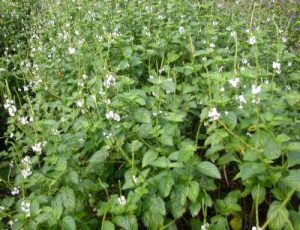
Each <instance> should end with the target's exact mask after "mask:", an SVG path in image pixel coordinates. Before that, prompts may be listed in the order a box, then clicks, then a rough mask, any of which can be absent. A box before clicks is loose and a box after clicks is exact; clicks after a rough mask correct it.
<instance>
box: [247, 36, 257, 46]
mask: <svg viewBox="0 0 300 230" xmlns="http://www.w3.org/2000/svg"><path fill="white" fill-rule="evenodd" d="M248 43H249V44H250V45H254V44H255V43H256V38H255V36H252V37H250V38H249V40H248Z"/></svg>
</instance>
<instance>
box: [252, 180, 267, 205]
mask: <svg viewBox="0 0 300 230" xmlns="http://www.w3.org/2000/svg"><path fill="white" fill-rule="evenodd" d="M251 195H252V199H253V201H254V202H255V203H256V202H257V203H258V204H261V203H262V202H263V201H264V200H265V196H266V189H265V187H263V186H260V185H259V184H258V185H257V186H255V187H254V188H253V189H252V191H251Z"/></svg>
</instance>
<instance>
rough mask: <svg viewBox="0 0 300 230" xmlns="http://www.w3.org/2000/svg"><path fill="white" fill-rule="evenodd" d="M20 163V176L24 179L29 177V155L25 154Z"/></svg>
mask: <svg viewBox="0 0 300 230" xmlns="http://www.w3.org/2000/svg"><path fill="white" fill-rule="evenodd" d="M21 163H22V168H23V169H22V170H21V173H22V176H23V177H24V178H25V179H26V178H27V177H29V176H30V175H31V174H32V171H31V169H30V167H31V159H30V157H29V156H26V157H24V158H23V159H22V161H21Z"/></svg>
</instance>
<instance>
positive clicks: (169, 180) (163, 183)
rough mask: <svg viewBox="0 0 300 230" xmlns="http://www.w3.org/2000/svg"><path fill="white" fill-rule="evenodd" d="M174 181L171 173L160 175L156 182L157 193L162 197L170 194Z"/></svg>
mask: <svg viewBox="0 0 300 230" xmlns="http://www.w3.org/2000/svg"><path fill="white" fill-rule="evenodd" d="M174 183H175V182H174V179H173V176H172V174H171V173H167V174H166V175H164V176H162V177H161V179H160V181H159V184H158V190H159V194H160V195H161V196H162V197H167V196H168V195H169V194H170V192H171V190H172V187H173V185H174Z"/></svg>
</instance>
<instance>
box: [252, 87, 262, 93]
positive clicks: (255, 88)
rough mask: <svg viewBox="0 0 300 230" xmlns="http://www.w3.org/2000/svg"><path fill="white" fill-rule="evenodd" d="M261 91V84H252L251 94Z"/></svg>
mask: <svg viewBox="0 0 300 230" xmlns="http://www.w3.org/2000/svg"><path fill="white" fill-rule="evenodd" d="M260 92H261V86H260V85H259V86H256V85H252V94H259V93H260Z"/></svg>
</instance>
